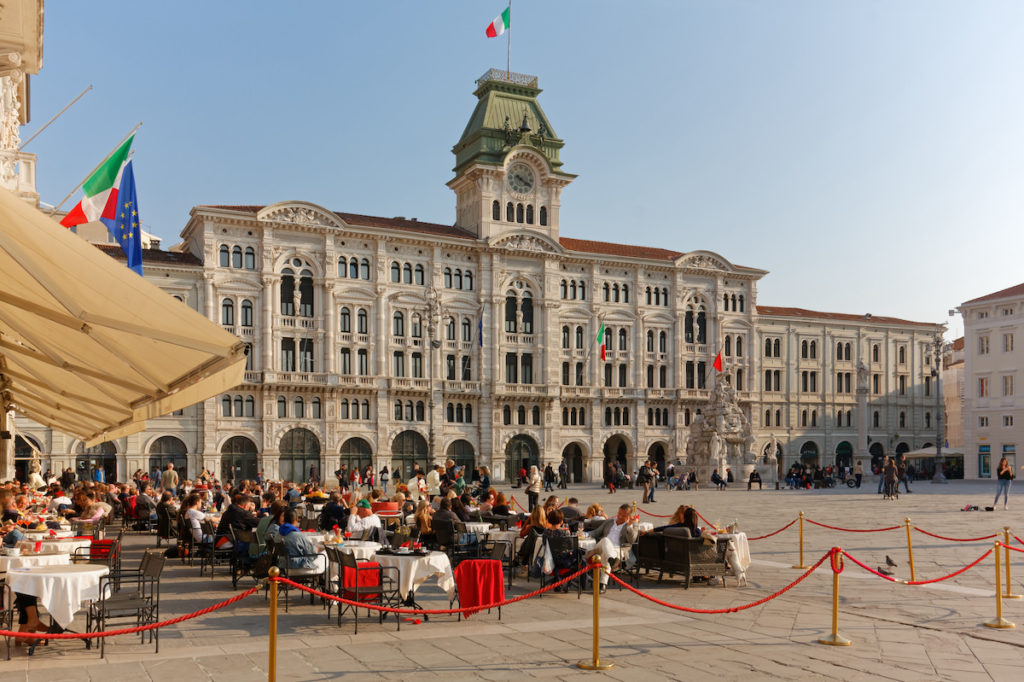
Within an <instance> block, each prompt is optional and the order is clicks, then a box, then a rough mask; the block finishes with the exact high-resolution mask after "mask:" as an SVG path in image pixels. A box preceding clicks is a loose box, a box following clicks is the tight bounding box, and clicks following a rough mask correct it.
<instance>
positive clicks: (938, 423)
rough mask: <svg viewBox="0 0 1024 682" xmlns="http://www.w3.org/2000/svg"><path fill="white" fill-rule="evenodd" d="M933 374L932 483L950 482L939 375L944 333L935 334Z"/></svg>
mask: <svg viewBox="0 0 1024 682" xmlns="http://www.w3.org/2000/svg"><path fill="white" fill-rule="evenodd" d="M932 359H933V360H934V362H933V363H932V376H933V377H935V473H934V474H932V483H949V481H947V480H946V476H945V474H943V473H942V463H943V460H942V441H943V436H944V435H945V434H943V432H942V425H943V421H944V420H943V418H942V417H943V414H944V413H945V409H943V408H944V406H943V404H942V381H941V380H940V377H939V367H941V365H940V364H939V363H941V362H942V334H936V335H935V353H934V354H933V356H932Z"/></svg>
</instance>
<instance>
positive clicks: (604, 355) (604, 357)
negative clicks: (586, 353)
mask: <svg viewBox="0 0 1024 682" xmlns="http://www.w3.org/2000/svg"><path fill="white" fill-rule="evenodd" d="M607 349H608V347H607V346H605V345H604V344H603V343H602V344H601V361H602V362H603V361H605V360H607V359H608V353H607V352H606V351H607Z"/></svg>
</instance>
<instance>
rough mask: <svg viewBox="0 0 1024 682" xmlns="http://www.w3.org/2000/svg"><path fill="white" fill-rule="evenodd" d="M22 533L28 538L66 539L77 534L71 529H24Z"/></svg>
mask: <svg viewBox="0 0 1024 682" xmlns="http://www.w3.org/2000/svg"><path fill="white" fill-rule="evenodd" d="M22 533H23V534H24V535H25V538H26V539H28V540H45V539H47V538H56V539H66V538H71V537H74V536H75V533H74V532H73V531H70V530H49V529H48V530H23V531H22Z"/></svg>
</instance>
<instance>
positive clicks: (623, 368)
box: [619, 364, 626, 386]
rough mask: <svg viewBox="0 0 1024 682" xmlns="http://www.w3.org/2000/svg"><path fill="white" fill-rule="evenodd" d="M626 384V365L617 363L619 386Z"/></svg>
mask: <svg viewBox="0 0 1024 682" xmlns="http://www.w3.org/2000/svg"><path fill="white" fill-rule="evenodd" d="M625 385H626V365H625V364H622V365H619V386H625Z"/></svg>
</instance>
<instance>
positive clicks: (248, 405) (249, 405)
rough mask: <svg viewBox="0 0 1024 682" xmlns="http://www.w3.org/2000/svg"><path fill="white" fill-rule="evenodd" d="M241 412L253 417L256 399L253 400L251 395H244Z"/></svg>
mask: <svg viewBox="0 0 1024 682" xmlns="http://www.w3.org/2000/svg"><path fill="white" fill-rule="evenodd" d="M242 414H243V415H244V416H246V417H253V416H255V415H256V401H255V400H253V397H252V396H251V395H247V396H245V412H243V413H242Z"/></svg>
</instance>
